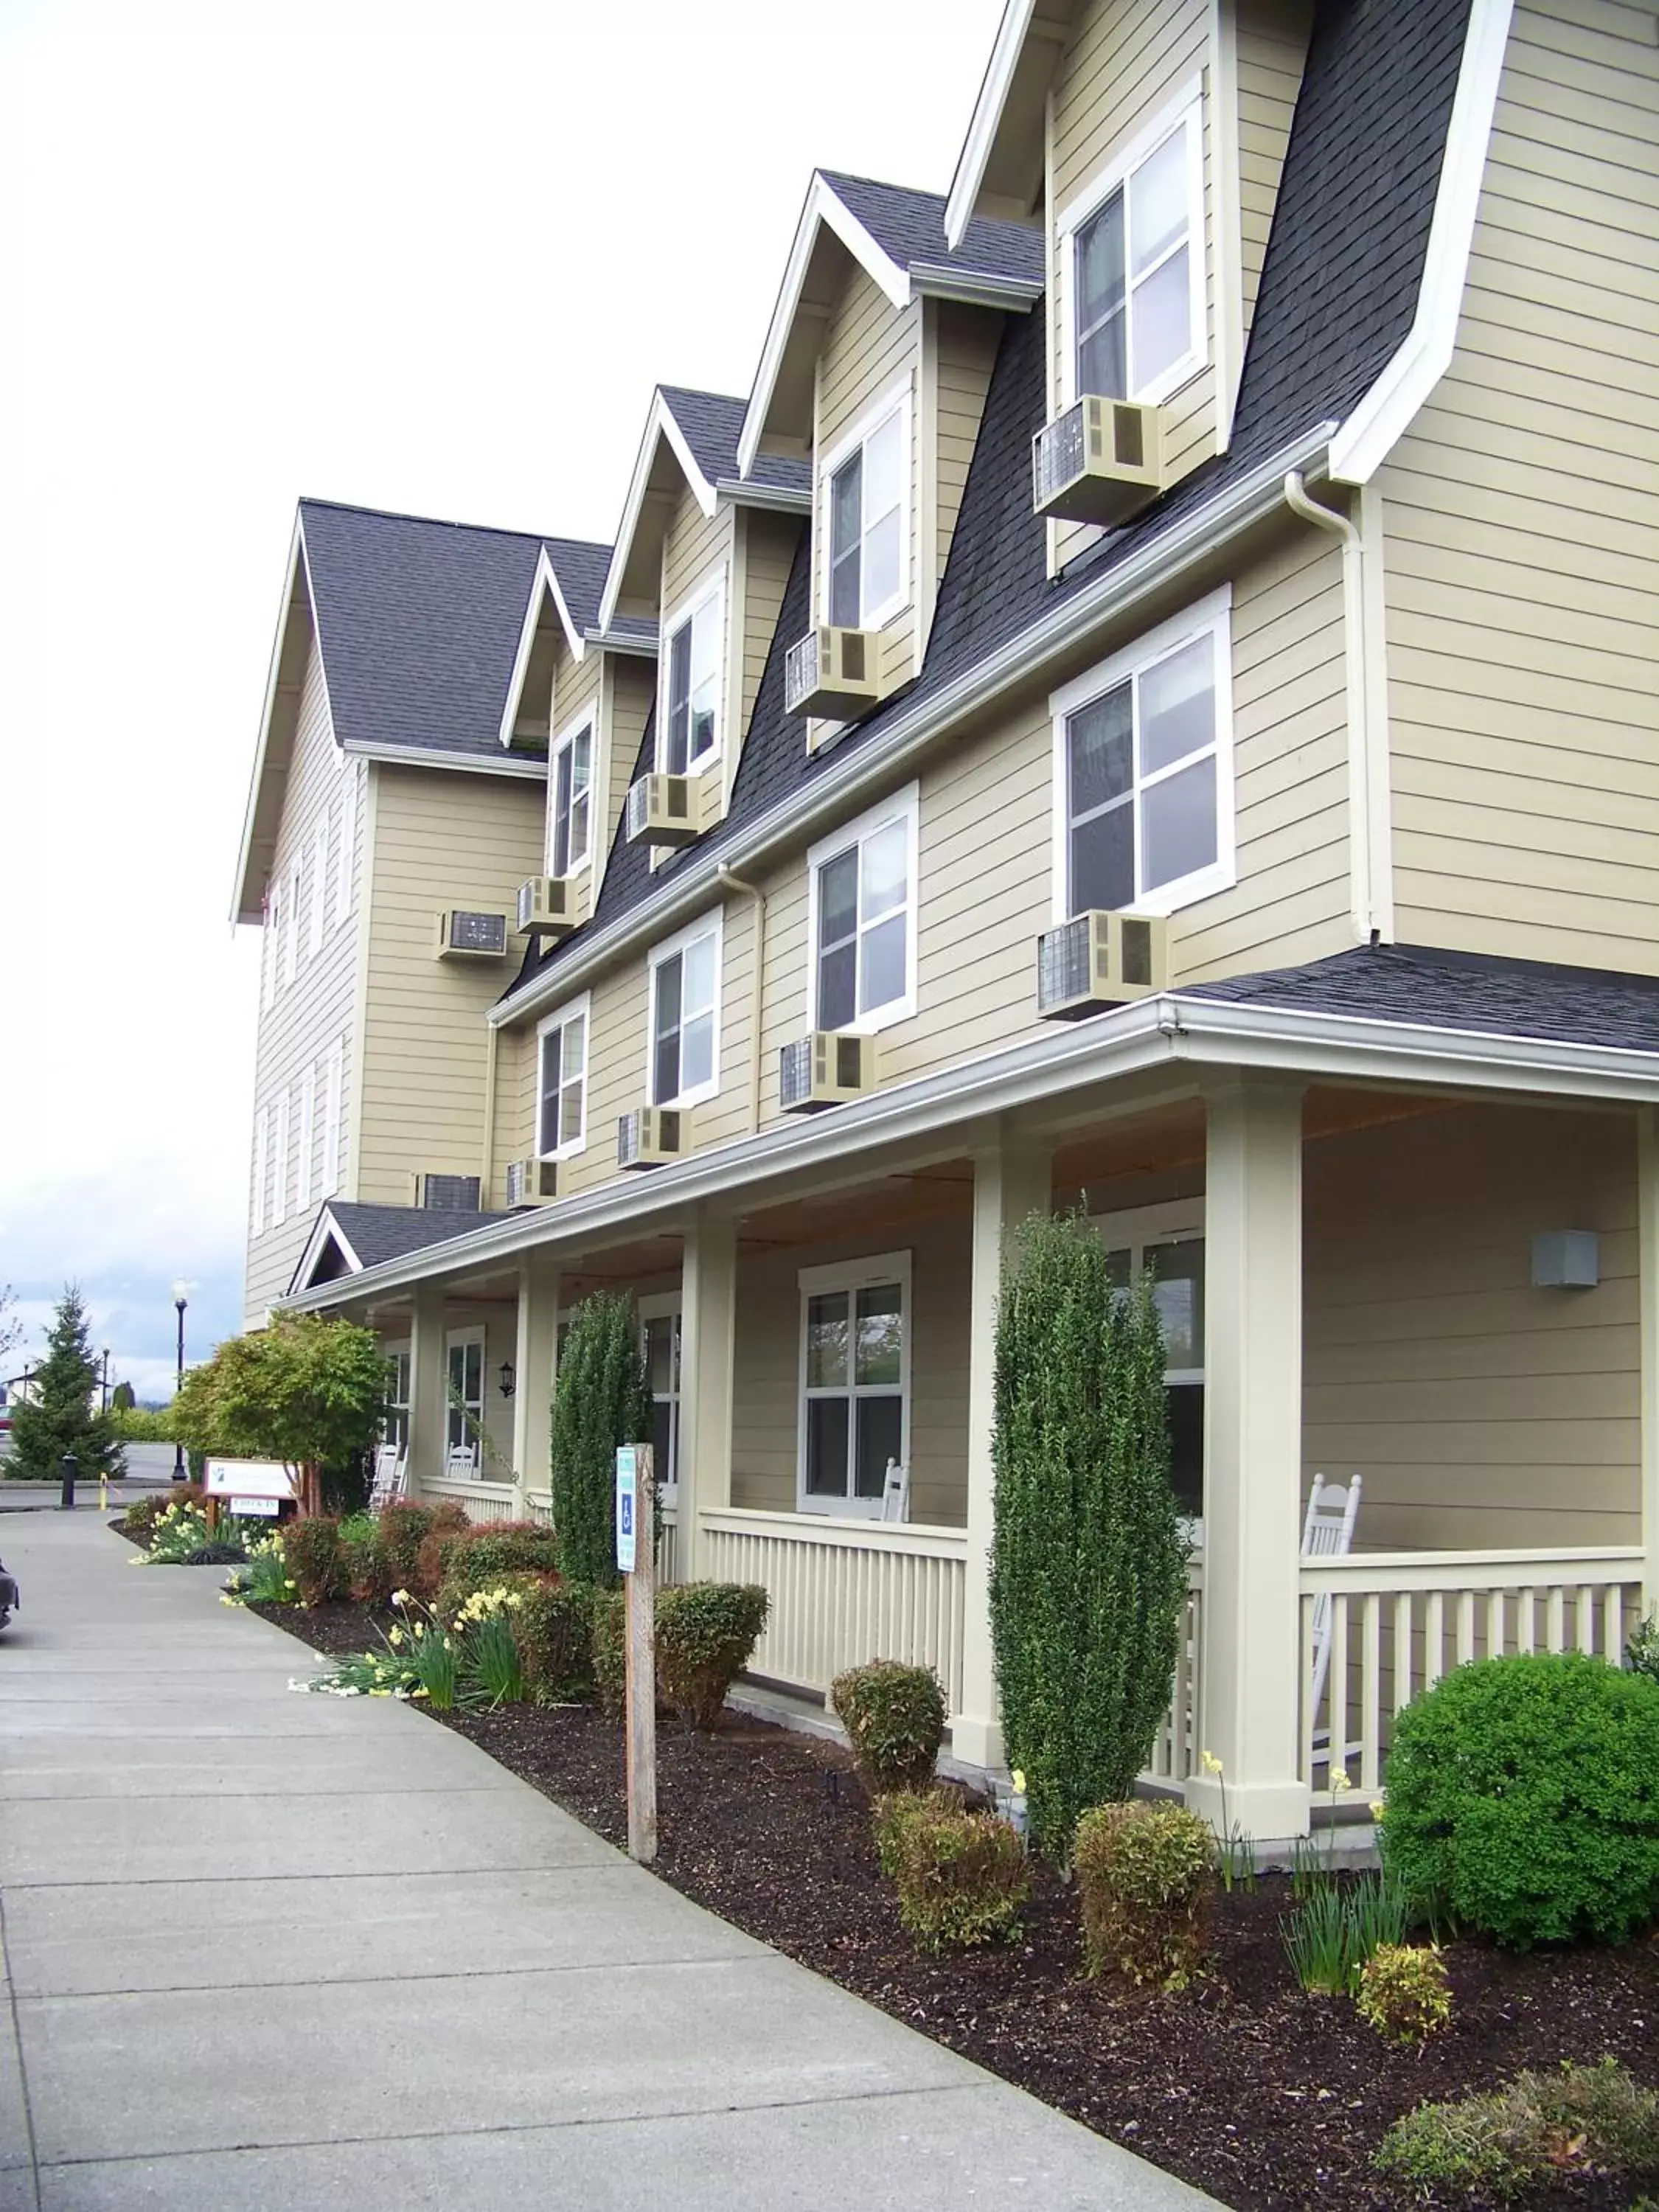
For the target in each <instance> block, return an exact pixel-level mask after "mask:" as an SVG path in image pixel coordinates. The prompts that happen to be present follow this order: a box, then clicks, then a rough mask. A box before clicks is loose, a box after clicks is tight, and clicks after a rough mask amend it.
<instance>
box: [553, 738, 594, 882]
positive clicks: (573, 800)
mask: <svg viewBox="0 0 1659 2212" xmlns="http://www.w3.org/2000/svg"><path fill="white" fill-rule="evenodd" d="M592 809H593V717H592V714H589V715H588V716H587V718H586V720H584V721H582V722H580V723H578V725H577V726H576V727H575V728H574V730H572V731H571V732H569V733H568V736H566V737H563V738H560V740H559V742H558V744H556V746H555V747H554V749H553V818H552V822H551V824H550V836H549V838H548V853H547V872H548V874H549V875H550V876H569V875H574V873H575V872H576V870H577V869H578V868H581V867H586V865H587V860H588V857H589V854H590V853H591V851H592Z"/></svg>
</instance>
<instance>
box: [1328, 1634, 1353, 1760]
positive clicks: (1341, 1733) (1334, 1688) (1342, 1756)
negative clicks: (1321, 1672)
mask: <svg viewBox="0 0 1659 2212" xmlns="http://www.w3.org/2000/svg"><path fill="white" fill-rule="evenodd" d="M1348 1694H1349V1693H1348V1593H1347V1592H1346V1590H1333V1591H1332V1593H1331V1663H1330V1665H1329V1667H1328V1668H1327V1669H1326V1671H1325V1715H1326V1718H1327V1719H1328V1721H1329V1723H1330V1725H1331V1741H1330V1753H1331V1764H1330V1772H1331V1773H1332V1774H1334V1773H1335V1772H1336V1770H1337V1768H1338V1767H1339V1766H1340V1768H1341V1769H1342V1771H1343V1772H1344V1773H1346V1771H1347V1765H1348V1745H1349V1743H1350V1741H1352V1738H1351V1737H1350V1735H1349V1734H1348Z"/></svg>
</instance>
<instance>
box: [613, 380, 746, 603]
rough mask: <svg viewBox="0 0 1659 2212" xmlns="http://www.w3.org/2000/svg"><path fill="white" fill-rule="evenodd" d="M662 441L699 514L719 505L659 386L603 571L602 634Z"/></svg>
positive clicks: (618, 594)
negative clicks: (619, 524) (609, 555)
mask: <svg viewBox="0 0 1659 2212" xmlns="http://www.w3.org/2000/svg"><path fill="white" fill-rule="evenodd" d="M661 441H666V442H667V445H668V447H669V449H670V451H671V453H673V456H674V458H675V459H676V461H678V464H679V467H680V471H681V473H682V475H683V476H684V478H685V481H686V483H687V484H688V485H689V486H690V489H691V492H692V495H693V496H694V498H695V499H696V502H697V505H698V506H699V507H701V508H702V512H703V513H705V514H713V513H714V508H715V507H716V505H717V504H718V502H717V500H716V497H715V492H714V485H713V484H711V483H709V481H708V477H706V476H704V474H703V472H702V469H701V468H700V467H699V466H698V465H697V459H696V455H695V454H694V453H692V451H691V448H690V446H689V445H688V444H687V442H686V437H685V433H684V431H683V430H682V429H681V428H680V426H679V424H678V422H676V421H675V420H674V413H673V410H672V409H671V407H670V406H669V404H668V403H667V401H666V400H665V398H663V394H662V387H661V386H660V385H659V386H658V387H657V389H656V390H655V391H654V392H653V393H652V395H651V411H650V413H649V414H648V415H647V417H646V423H645V435H644V437H643V438H641V441H640V450H639V453H638V455H637V457H636V458H635V462H634V473H633V475H632V476H631V477H629V480H628V497H627V499H626V500H625V501H624V502H623V519H622V526H621V528H620V529H619V530H618V531H617V542H616V544H615V545H614V546H612V548H611V566H610V567H609V568H607V569H606V571H605V590H604V591H603V592H601V593H600V595H599V628H600V629H602V630H606V629H610V627H611V623H612V622H613V620H614V619H615V617H616V612H617V600H618V599H620V598H621V597H622V583H623V576H624V575H625V574H626V573H627V569H628V561H629V555H630V554H631V552H632V551H633V550H634V539H635V534H636V533H637V532H638V530H639V526H640V516H641V513H643V511H644V507H645V498H646V493H647V490H648V489H649V488H650V483H651V468H652V464H653V462H654V461H655V459H656V458H657V447H658V445H659V442H661Z"/></svg>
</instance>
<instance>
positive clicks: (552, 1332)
mask: <svg viewBox="0 0 1659 2212" xmlns="http://www.w3.org/2000/svg"><path fill="white" fill-rule="evenodd" d="M518 1321H519V1326H518V1335H517V1339H516V1341H515V1344H514V1346H513V1369H514V1377H513V1474H514V1476H515V1477H516V1479H517V1484H518V1490H519V1498H520V1510H522V1509H523V1500H524V1496H525V1493H526V1492H527V1491H532V1490H539V1491H543V1492H545V1491H547V1490H548V1489H550V1487H551V1486H552V1480H553V1467H552V1449H553V1378H554V1371H555V1369H556V1366H557V1364H558V1347H559V1271H558V1268H557V1267H556V1266H554V1265H553V1264H552V1263H550V1261H546V1260H544V1259H542V1258H541V1257H539V1256H538V1255H536V1254H534V1253H532V1255H530V1256H529V1257H528V1258H527V1259H526V1260H524V1261H520V1267H519V1313H518Z"/></svg>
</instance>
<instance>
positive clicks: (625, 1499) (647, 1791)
mask: <svg viewBox="0 0 1659 2212" xmlns="http://www.w3.org/2000/svg"><path fill="white" fill-rule="evenodd" d="M652 1462H653V1449H652V1447H651V1446H650V1445H649V1444H622V1445H620V1446H619V1447H618V1448H617V1566H618V1567H619V1568H620V1569H621V1570H622V1573H623V1590H624V1592H625V1595H626V1603H627V1608H628V1611H627V1629H626V1635H627V1652H628V1706H627V1727H628V1744H627V1755H628V1855H629V1857H630V1858H634V1859H637V1860H638V1861H639V1863H640V1864H641V1866H649V1865H650V1864H651V1863H652V1862H653V1860H654V1859H655V1857H656V1856H657V1565H656V1548H655V1545H654V1542H653V1538H654V1536H655V1533H656V1525H657V1516H656V1501H655V1490H656V1475H655V1469H654V1468H653V1464H652Z"/></svg>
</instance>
